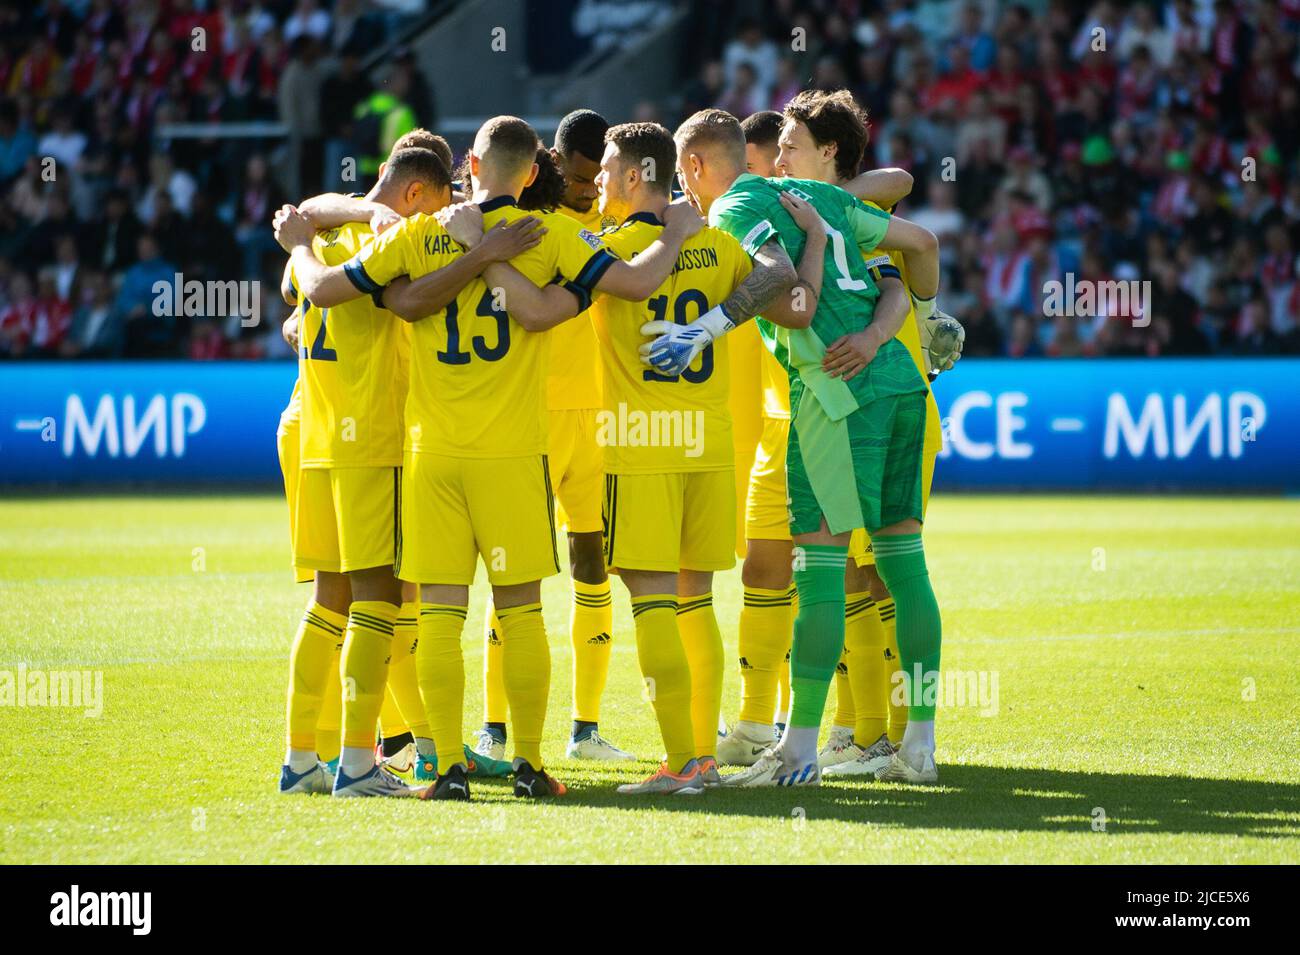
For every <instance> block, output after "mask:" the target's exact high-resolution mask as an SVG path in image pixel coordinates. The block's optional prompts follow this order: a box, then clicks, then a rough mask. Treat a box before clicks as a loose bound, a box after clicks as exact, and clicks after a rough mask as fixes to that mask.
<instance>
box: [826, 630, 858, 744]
mask: <svg viewBox="0 0 1300 955" xmlns="http://www.w3.org/2000/svg"><path fill="white" fill-rule="evenodd" d="M857 718H858V717H857V706H856V705H855V704H854V700H853V683H852V681H851V680H850V679H849V647H848V643H847V641H846V642H845V645H844V649H843V650H841V651H840V659H839V662H838V663H836V664H835V719H833V720H832V721H831V722H832V724H833V725H835V726H849V727H851V726H853V724H854V722H855V721H856V720H857Z"/></svg>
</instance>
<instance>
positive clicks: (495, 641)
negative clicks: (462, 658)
mask: <svg viewBox="0 0 1300 955" xmlns="http://www.w3.org/2000/svg"><path fill="white" fill-rule="evenodd" d="M487 640H488V643H490V644H492V646H494V647H499V646H501V638H500V637H498V636H497V632H496V628H493V629H491V630H489V631H488V634H487Z"/></svg>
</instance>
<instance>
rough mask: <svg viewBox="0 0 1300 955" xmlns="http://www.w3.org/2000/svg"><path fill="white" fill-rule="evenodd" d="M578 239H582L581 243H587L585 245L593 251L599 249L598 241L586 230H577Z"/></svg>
mask: <svg viewBox="0 0 1300 955" xmlns="http://www.w3.org/2000/svg"><path fill="white" fill-rule="evenodd" d="M578 238H580V239H582V241H583V242H585V243H587V245H589V246H591V247H592V248H593V249H599V248H600V240H599V239H598V238H596V236H595V235H594V234H593V233H591V232H588V231H587V230H586V229H579V230H578Z"/></svg>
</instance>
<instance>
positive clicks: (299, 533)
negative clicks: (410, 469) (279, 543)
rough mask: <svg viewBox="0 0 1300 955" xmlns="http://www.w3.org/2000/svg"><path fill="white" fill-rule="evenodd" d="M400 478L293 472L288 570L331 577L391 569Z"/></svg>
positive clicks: (358, 472)
mask: <svg viewBox="0 0 1300 955" xmlns="http://www.w3.org/2000/svg"><path fill="white" fill-rule="evenodd" d="M401 479H402V469H401V468H303V469H302V470H301V471H299V472H298V495H297V501H296V508H295V509H296V511H297V517H296V519H295V520H294V529H293V535H294V536H293V564H294V567H299V568H307V569H310V570H326V571H331V572H332V573H336V574H346V573H348V572H349V571H353V570H366V569H367V568H370V567H392V566H393V564H394V560H395V558H396V555H397V533H398V525H397V500H398V494H399V492H400V490H401Z"/></svg>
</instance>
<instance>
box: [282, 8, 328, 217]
mask: <svg viewBox="0 0 1300 955" xmlns="http://www.w3.org/2000/svg"><path fill="white" fill-rule="evenodd" d="M307 2H310V0H307ZM300 9H301V8H300ZM327 72H328V69H327V67H326V65H325V63H324V62H323V61H322V60H321V58H320V41H319V40H318V39H317V38H316V37H315V36H314V35H312V34H309V33H303V34H300V35H299V36H297V37H295V38H294V39H293V40H291V41H290V44H289V65H288V66H287V67H285V70H284V75H283V76H282V77H281V78H280V91H279V96H280V122H282V123H284V125H285V126H286V127H287V128H288V130H289V149H290V152H291V153H292V156H293V160H292V162H293V168H294V170H296V174H295V175H293V176H292V177H291V181H290V182H289V183H288V187H289V189H290V191H291V192H293V193H294V194H296V195H303V196H310V195H314V194H315V193H317V192H319V191H320V182H321V179H320V171H321V169H320V157H321V147H322V145H323V143H324V137H323V125H322V122H321V106H322V103H321V89H322V88H323V87H324V85H325V77H326V75H327ZM329 108H331V109H334V108H336V105H335V104H330V107H329Z"/></svg>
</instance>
